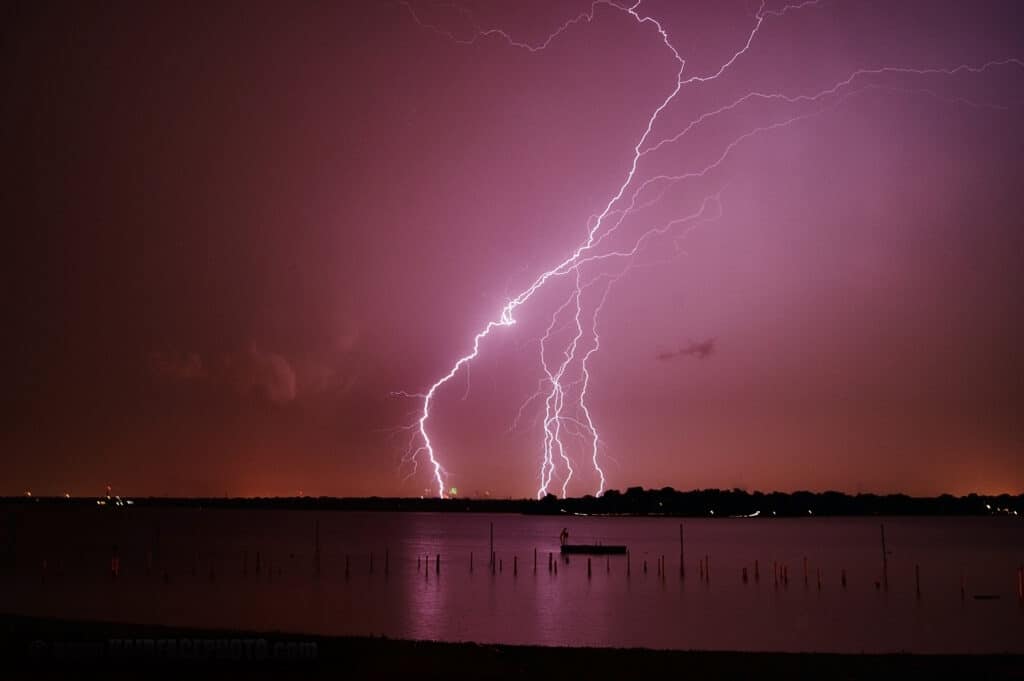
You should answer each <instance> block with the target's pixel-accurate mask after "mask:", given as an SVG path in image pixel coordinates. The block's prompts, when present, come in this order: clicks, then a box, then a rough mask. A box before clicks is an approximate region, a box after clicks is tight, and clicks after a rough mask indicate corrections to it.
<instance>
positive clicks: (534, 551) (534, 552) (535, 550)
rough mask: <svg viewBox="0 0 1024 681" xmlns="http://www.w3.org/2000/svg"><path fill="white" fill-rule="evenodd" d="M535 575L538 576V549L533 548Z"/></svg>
mask: <svg viewBox="0 0 1024 681" xmlns="http://www.w3.org/2000/svg"><path fill="white" fill-rule="evenodd" d="M533 574H537V547H536V546H534V547H533Z"/></svg>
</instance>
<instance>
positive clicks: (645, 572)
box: [644, 558, 647, 575]
mask: <svg viewBox="0 0 1024 681" xmlns="http://www.w3.org/2000/svg"><path fill="white" fill-rule="evenodd" d="M644 574H645V575H646V574H647V559H646V558H644Z"/></svg>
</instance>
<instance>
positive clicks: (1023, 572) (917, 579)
mask: <svg viewBox="0 0 1024 681" xmlns="http://www.w3.org/2000/svg"><path fill="white" fill-rule="evenodd" d="M879 529H880V538H881V548H882V579H881V581H880V582H876V584H875V586H876V588H884V589H886V590H888V586H889V565H888V556H889V551H888V550H887V547H886V541H885V525H884V524H880V526H879ZM489 536H490V562H489V565H490V568H491V573H492V574H495V572H496V571H502V568H503V566H502V561H501V560H496V554H495V551H494V523H493V522H491V523H490V528H489ZM159 542H160V525H159V523H157V524H156V527H155V532H154V549H153V550H149V551H147V552H146V574H147V575H148V574H151V572H152V569H153V562H154V553H155V551H156V550H158V547H159ZM427 561H428V562H427V572H429V555H428V556H427ZM196 563H198V553H197V554H196V556H195V559H194V561H193V565H192V574H193V575H195V574H196ZM416 563H417V571H418V570H419V567H420V559H419V558H417V560H416ZM642 565H643V571H644V574H646V573H647V560H646V559H644V560H643V563H642ZM47 567H48V566H47V561H46V560H45V559H44V560H43V573H44V576H45V573H46V571H47ZM248 569H249V552H248V551H243V553H242V574H243V575H246V574H248ZM261 569H262V565H261V554H260V552H259V551H257V552H256V565H255V571H256V574H260V572H261ZM313 569H314V573H315V575H316V576H319V575H320V571H321V552H320V521H319V519H317V520H315V521H314V538H313ZM469 570H470V572H472V571H473V553H472V552H470V554H469ZM605 570H606V572H608V573H610V572H611V561H610V559H608V558H606V560H605ZM657 570H658V576H659V577H661V578H662V579H664V578H665V576H666V563H665V556H664V555H662V556H660V557H659V558H658V566H657ZM772 570H773V581H774V585H775V586H778V585H779V584H782V585H783V586H788V585H789V566H788V565H786V564H779V563H776V562H774V561H773V563H772ZM373 571H374V554H373V553H372V552H371V553H370V573H371V574H372V573H373ZM389 572H390V550H389V549H385V551H384V574H385V575H387V574H389ZM435 572H436V573H437V574H440V573H441V556H440V554H437V555H436V556H435ZM512 572H513V575H518V574H519V557H518V556H513V567H512ZM548 572H549V573H553V574H557V573H558V563H557V561H555V560H554V555H553V553H550V552H549V553H548ZM277 573H278V576H280V575H281V574H282V573H281V567H280V566H278V569H277ZM533 573H534V574H537V549H536V548H534V550H533ZM630 573H631V561H630V554H629V552H628V551H627V552H626V574H627V576H628V575H629V574H630ZM110 574H111V576H112V577H113V578H117V577H119V576H120V574H121V559H120V555H119V553H118V550H117V547H116V546H115V547H114V550H113V553H112V555H111V559H110ZM268 574H269V575H270V577H271V578H272V577H273V568H270V569H269V570H268ZM350 574H351V569H350V558H349V555H348V554H346V556H345V577H346V578H348V577H349V576H350ZM592 574H593V568H592V564H591V559H590V558H587V576H588V577H591V576H592ZM699 574H700V578H701V580H702V581H704V582H708V583H710V581H711V566H710V556H709V555H708V554H705V555H704V557H703V559H701V560H700V561H699ZM679 576H680V578H685V576H686V553H685V542H684V534H683V524H682V523H680V524H679ZM163 577H164V580H165V581H167V579H168V575H167V571H166V570H164V571H163ZM214 577H215V573H214V569H213V565H211V566H210V578H211V579H214ZM815 577H816V584H817V588H818V589H819V590H820V589H821V588H822V576H821V568H816V569H815ZM803 579H804V586H805V587H807V586H809V579H810V576H809V570H808V561H807V557H806V556H804V558H803ZM741 580H742V581H743V583H747V582H748V580H749V577H748V572H747V567H746V566H744V567H743V568H742V572H741ZM754 581H755V582H759V581H760V564H759V562H758V561H757V560H755V561H754ZM840 584H841V585H842V587H843V588H844V589H845V588H846V586H847V580H846V569H845V568H843V569H842V570H841V571H840ZM914 591H915V594H916V596H917V597H918V598H920V597H921V566H920V565H919V564H915V565H914ZM960 597H961V599H963V598H966V579H965V577H964V575H963V574H962V573H961V575H960ZM1017 598H1018V600H1019V601H1020V602H1021V604H1022V605H1024V565H1022V566H1019V567H1018V568H1017Z"/></svg>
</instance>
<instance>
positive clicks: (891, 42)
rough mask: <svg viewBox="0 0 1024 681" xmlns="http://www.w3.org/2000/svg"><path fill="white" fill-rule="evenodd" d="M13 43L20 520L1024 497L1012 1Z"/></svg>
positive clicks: (449, 10) (10, 267)
mask: <svg viewBox="0 0 1024 681" xmlns="http://www.w3.org/2000/svg"><path fill="white" fill-rule="evenodd" d="M5 13H6V14H7V16H6V17H4V18H5V21H4V25H5V28H4V29H3V30H4V33H5V35H4V40H3V48H2V49H3V51H4V60H3V66H2V67H0V68H2V72H3V79H4V82H5V84H6V88H5V89H6V90H7V93H8V94H7V96H6V97H5V103H4V106H3V109H2V115H3V122H4V125H3V133H2V134H3V135H4V137H5V139H4V144H5V148H7V149H11V150H12V158H11V160H10V161H9V166H10V167H11V169H12V176H13V177H12V182H11V183H10V184H9V186H10V187H11V188H13V190H14V191H13V192H12V194H11V196H12V197H13V199H14V200H13V201H12V208H10V209H9V210H8V217H7V220H6V221H7V222H8V223H9V225H10V227H9V232H10V236H9V239H11V240H12V241H13V242H14V244H13V248H11V249H9V250H8V255H7V266H6V268H5V269H6V270H7V277H8V281H6V282H5V283H6V284H7V285H6V286H5V287H4V288H5V299H6V301H7V303H8V304H7V305H6V306H5V307H6V308H7V310H8V311H7V312H6V314H5V318H6V319H7V322H8V323H7V324H6V326H7V327H8V329H9V331H8V333H6V334H5V338H4V341H3V343H4V356H5V358H6V359H7V362H6V364H7V368H6V371H5V374H6V376H7V377H8V390H7V391H6V396H5V398H4V405H3V407H4V408H3V410H2V413H3V416H2V417H0V419H2V420H0V423H2V428H0V447H2V449H3V451H4V452H6V453H7V456H6V457H5V459H6V461H7V465H6V473H5V476H4V480H5V484H4V486H3V489H2V490H0V493H3V494H20V493H22V492H23V491H24V490H27V489H31V490H33V491H34V492H35V493H37V494H59V493H63V492H64V491H72V492H74V493H80V494H83V495H84V494H93V493H99V492H100V491H102V489H103V487H104V485H105V484H107V483H108V482H110V483H112V484H114V485H115V487H118V488H120V489H123V490H126V491H130V493H132V494H139V495H142V494H174V495H204V494H213V495H222V494H225V493H227V494H232V495H290V494H295V493H297V492H298V490H303V492H304V493H305V494H314V495H318V494H331V495H370V494H376V495H435V496H436V495H438V494H440V495H445V496H447V495H449V494H450V491H451V489H452V488H457V489H458V494H459V495H460V496H482V495H483V494H485V493H489V494H491V495H494V496H515V497H524V496H533V495H538V496H543V495H544V494H546V493H549V492H550V493H554V494H558V495H560V496H561V495H565V494H569V495H572V496H578V495H583V494H595V493H600V492H601V491H603V490H604V489H609V488H619V489H623V488H625V487H627V486H632V485H644V486H653V487H661V486H664V485H672V486H674V487H676V488H679V489H691V488H701V487H744V488H748V489H765V490H768V489H780V490H794V489H817V490H821V489H839V490H844V491H849V492H857V491H879V492H887V491H905V492H908V493H911V494H938V493H941V492H952V493H966V492H970V491H978V492H986V493H998V492H1015V493H1016V492H1020V491H1021V490H1024V429H1022V427H1021V425H1020V418H1019V416H1020V414H1021V413H1024V395H1022V392H1021V389H1020V387H1019V386H1021V385H1024V359H1022V354H1021V352H1020V348H1021V347H1022V341H1024V324H1022V322H1021V315H1020V308H1021V306H1020V300H1021V292H1022V291H1024V281H1022V278H1024V277H1022V274H1021V273H1022V271H1024V236H1022V231H1021V228H1022V225H1021V219H1020V217H1019V216H1020V214H1021V207H1020V196H1021V195H1022V191H1021V190H1022V189H1024V173H1022V172H1021V170H1022V167H1021V166H1022V162H1021V155H1022V153H1024V128H1022V125H1021V121H1022V112H1024V87H1022V86H1024V61H1022V58H1024V37H1022V36H1024V31H1022V30H1021V29H1022V26H1021V21H1020V19H1019V18H1018V17H1017V15H1018V14H1019V12H1018V11H1017V8H1016V7H1015V3H1012V2H1007V3H984V4H983V5H981V6H978V5H976V4H974V3H959V2H948V3H946V2H942V3H935V2H906V3H891V2H854V1H848V2H847V1H840V0H820V1H817V2H814V1H811V2H791V3H790V4H788V5H787V4H785V2H784V1H780V2H766V3H764V4H758V3H756V2H711V3H700V4H698V3H676V2H653V1H652V2H643V3H641V4H637V5H625V4H622V5H620V4H616V3H614V2H604V1H598V2H593V3H589V2H560V3H552V2H510V3H497V4H496V3H476V4H472V3H469V4H465V5H461V4H460V5H452V4H450V3H433V2H426V1H423V2H409V3H380V4H372V5H370V6H360V5H356V4H352V5H345V6H342V7H339V6H332V5H330V4H324V5H321V4H307V5H304V6H302V7H299V8H296V7H286V6H285V5H284V4H274V3H265V4H256V5H253V4H250V3H244V4H237V5H232V4H223V5H218V6H217V7H216V8H215V9H212V10H205V11H203V12H201V13H200V12H197V11H194V10H193V11H191V12H190V11H187V10H185V9H179V8H177V7H174V6H173V5H171V4H166V5H164V4H160V3H154V4H148V5H145V6H136V5H133V4H129V3H124V4H121V3H112V4H104V5H88V4H82V5H81V6H65V5H62V4H58V3H54V4H47V3H30V4H14V5H12V6H11V8H10V9H8V10H5Z"/></svg>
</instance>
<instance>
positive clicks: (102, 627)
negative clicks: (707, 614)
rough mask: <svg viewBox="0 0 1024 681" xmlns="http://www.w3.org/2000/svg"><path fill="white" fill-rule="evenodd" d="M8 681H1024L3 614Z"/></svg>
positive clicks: (932, 667) (909, 665)
mask: <svg viewBox="0 0 1024 681" xmlns="http://www.w3.org/2000/svg"><path fill="white" fill-rule="evenodd" d="M0 655H2V659H0V677H2V678H26V679H51V678H53V679H57V678H60V679H65V678H68V679H70V678H74V679H81V678H101V677H102V678H118V679H126V678H189V679H212V678H217V679H234V678H238V679H264V678H266V679H270V678H273V679H285V678H304V679H306V678H333V679H348V678H352V679H360V678H389V679H410V680H412V679H416V680H425V679H521V678H534V679H544V678H547V679H560V678H567V677H569V678H586V679H595V678H600V679H619V680H628V679H651V680H652V681H656V680H660V679H666V678H668V679H675V678H687V679H701V680H703V679H755V678H756V679H787V680H793V679H816V680H817V679H878V678H902V679H935V678H964V679H1024V656H1020V655H989V656H971V655H902V654H901V655H830V654H790V653H741V652H701V651H661V650H644V649H635V648H634V649H614V648H546V647H539V646H506V645H478V644H475V643H438V642H430V641H402V640H394V639H386V638H366V637H321V636H302V635H290V634H281V633H270V632H238V631H220V630H208V629H182V628H170V627H157V626H146V625H134V624H114V623H103V622H78V621H67V620H56V619H47V618H36V617H23V616H16V615H0Z"/></svg>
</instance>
